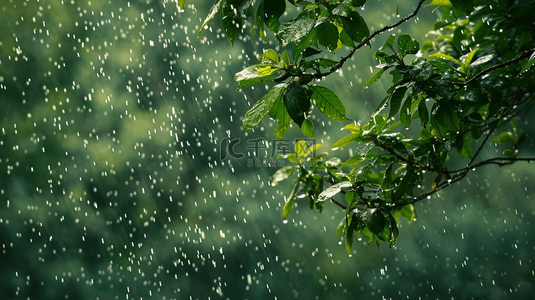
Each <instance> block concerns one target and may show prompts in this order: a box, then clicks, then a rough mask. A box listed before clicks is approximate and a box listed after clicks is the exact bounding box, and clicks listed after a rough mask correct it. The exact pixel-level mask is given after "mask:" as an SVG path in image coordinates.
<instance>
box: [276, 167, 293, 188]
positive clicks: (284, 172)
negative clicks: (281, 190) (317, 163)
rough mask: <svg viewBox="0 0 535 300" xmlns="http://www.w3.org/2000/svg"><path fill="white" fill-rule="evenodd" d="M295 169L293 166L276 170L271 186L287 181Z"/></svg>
mask: <svg viewBox="0 0 535 300" xmlns="http://www.w3.org/2000/svg"><path fill="white" fill-rule="evenodd" d="M294 169H295V167H294V166H286V167H283V168H281V169H278V170H277V172H275V174H273V181H272V183H273V185H276V184H277V183H279V182H281V181H283V180H285V179H287V178H288V177H289V176H290V175H291V174H292V172H293V170H294Z"/></svg>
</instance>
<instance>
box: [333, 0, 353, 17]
mask: <svg viewBox="0 0 535 300" xmlns="http://www.w3.org/2000/svg"><path fill="white" fill-rule="evenodd" d="M352 11H353V6H352V5H351V3H349V2H340V4H338V5H337V6H336V7H335V8H334V9H333V10H332V14H333V15H336V16H342V17H349V16H351V12H352Z"/></svg>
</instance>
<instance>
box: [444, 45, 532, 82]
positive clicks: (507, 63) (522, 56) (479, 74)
mask: <svg viewBox="0 0 535 300" xmlns="http://www.w3.org/2000/svg"><path fill="white" fill-rule="evenodd" d="M533 52H535V48H534V49H530V50H526V51H524V52H522V53H520V55H518V56H517V57H515V58H513V59H511V60H508V61H505V62H502V63H499V64H497V65H494V66H492V67H489V68H487V69H485V70H483V71H481V72H479V73H477V74H476V75H475V76H474V77H472V78H470V79H468V80H467V81H465V82H457V83H454V84H455V85H458V86H459V89H461V88H463V87H464V86H467V85H468V84H470V83H471V82H472V81H474V80H476V79H478V78H479V77H482V76H483V75H485V74H487V73H489V72H491V71H494V70H496V69H500V68H505V67H507V66H508V65H511V64H514V63H515V62H517V61H519V60H522V59H524V58H526V57H528V56H530V55H531V54H532V53H533Z"/></svg>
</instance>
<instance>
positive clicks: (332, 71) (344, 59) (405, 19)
mask: <svg viewBox="0 0 535 300" xmlns="http://www.w3.org/2000/svg"><path fill="white" fill-rule="evenodd" d="M424 2H425V0H420V1H419V2H418V6H417V7H416V9H415V10H414V11H413V12H412V13H411V14H410V15H408V16H406V17H405V18H403V19H401V20H399V21H398V22H396V23H394V24H392V25H389V26H385V27H383V28H382V29H379V30H377V31H375V32H374V33H372V34H371V35H370V36H368V37H366V38H365V39H364V40H362V41H361V42H360V43H359V44H358V45H357V46H355V48H353V50H351V52H349V54H347V55H346V56H344V57H342V59H341V60H340V61H339V62H338V63H337V64H336V65H334V66H333V67H332V68H331V69H330V70H329V71H328V72H325V73H319V74H316V75H313V77H314V78H316V79H321V78H323V77H325V76H328V75H330V74H332V73H334V72H336V71H338V70H339V69H340V68H342V66H343V65H344V63H345V62H346V61H347V60H348V59H350V58H351V57H352V56H353V54H355V52H357V50H359V49H360V48H362V47H363V46H364V45H366V44H368V43H369V42H370V41H371V40H372V39H373V38H374V37H376V36H378V35H380V34H383V33H385V32H386V31H388V30H391V29H394V28H396V27H398V26H399V25H401V24H403V23H404V22H406V21H408V20H410V19H411V18H413V17H414V16H416V14H418V11H419V10H420V8H421V7H422V4H423V3H424Z"/></svg>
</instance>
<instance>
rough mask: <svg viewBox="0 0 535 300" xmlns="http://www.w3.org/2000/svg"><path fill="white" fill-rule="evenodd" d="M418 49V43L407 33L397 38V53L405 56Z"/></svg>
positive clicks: (414, 52)
mask: <svg viewBox="0 0 535 300" xmlns="http://www.w3.org/2000/svg"><path fill="white" fill-rule="evenodd" d="M419 49H420V45H419V44H418V42H417V41H416V40H414V39H413V38H411V36H410V35H408V34H402V35H400V36H399V38H398V51H399V55H401V56H405V55H407V54H416V53H418V50H419Z"/></svg>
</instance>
